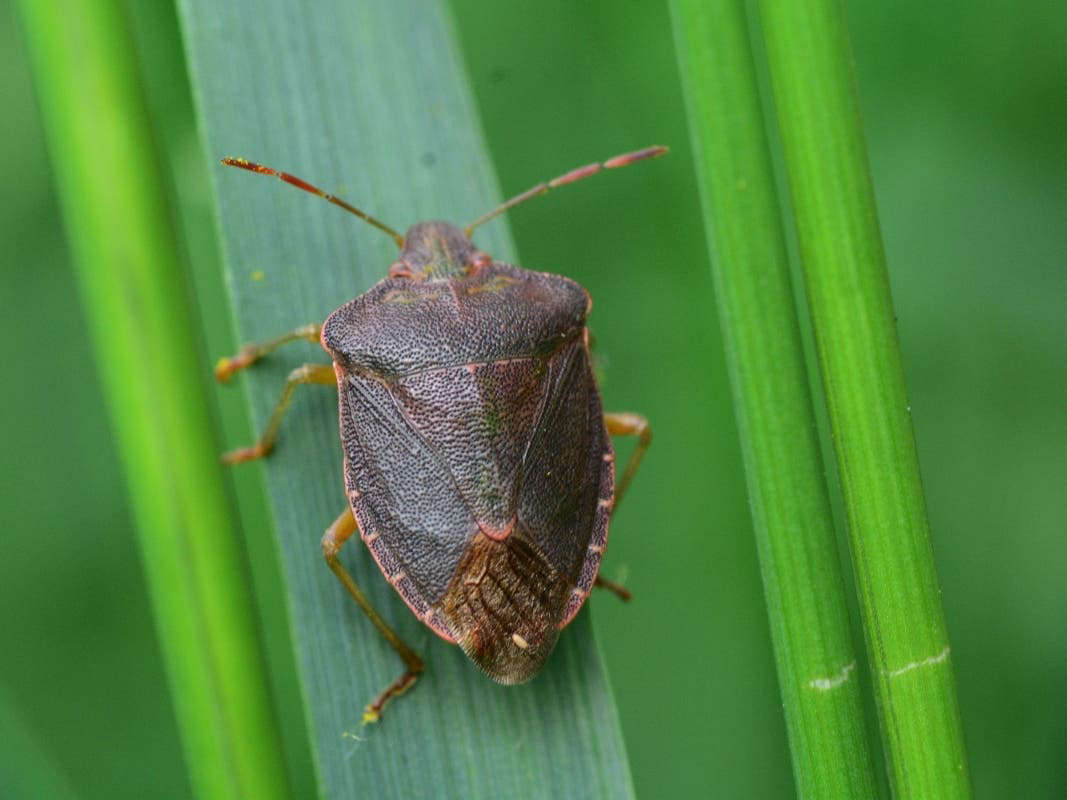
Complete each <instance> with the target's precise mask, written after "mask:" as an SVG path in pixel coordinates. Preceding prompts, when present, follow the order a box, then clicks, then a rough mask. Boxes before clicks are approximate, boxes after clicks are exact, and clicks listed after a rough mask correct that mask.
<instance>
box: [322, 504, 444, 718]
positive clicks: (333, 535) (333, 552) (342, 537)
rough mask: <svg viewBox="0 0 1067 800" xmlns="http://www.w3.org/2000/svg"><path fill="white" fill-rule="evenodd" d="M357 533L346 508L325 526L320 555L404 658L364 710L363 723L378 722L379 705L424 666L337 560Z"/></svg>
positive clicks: (402, 689) (400, 690)
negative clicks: (401, 668)
mask: <svg viewBox="0 0 1067 800" xmlns="http://www.w3.org/2000/svg"><path fill="white" fill-rule="evenodd" d="M355 532H356V518H355V517H354V516H353V515H352V509H351V508H346V509H345V510H344V513H342V514H341V516H339V517H338V518H337V519H336V520H334V522H333V524H332V525H330V527H329V528H327V529H326V533H325V534H323V537H322V554H323V556H325V557H326V563H327V564H329V566H330V569H331V570H333V574H334V575H336V576H337V578H338V580H340V581H341V583H343V584H344V587H345V589H346V590H347V591H348V593H349V594H350V595H351V596H352V599H353V600H355V601H356V605H358V606H359V607H360V608H362V609H363V613H364V614H366V615H367V616H368V617H370V621H371V622H373V623H374V627H375V628H377V629H378V631H379V633H381V635H382V636H384V637H385V639H386V641H387V642H389V644H390V645H392V646H393V649H394V650H396V652H397V653H399V654H400V657H401V658H402V659H404V663H405V664H406V665H407V670H406V671H405V672H404V674H403V675H401V676H400V677H399V678H397V679H396V680H395V681H393V682H392V683H391V684H389V686H387V687H386V689H385V691H384V692H382V693H381V694H380V695H378V696H377V697H376V698H375V699H374V701H373V702H372V703H370V705H368V706H367V707H366V709H364V711H363V722H365V723H366V722H377V721H378V718H379V717H381V714H382V707H383V706H384V705H385V704H386V703H387V702H389V700H391V699H392V698H394V697H396V696H397V695H399V694H403V693H404V692H406V691H407V690H408V689H410V688H411V687H412V686H413V685H414V683H415V681H416V680H417V679H418V677H419V675H420V674H421V673H422V671H423V669H425V665H424V664H423V663H422V659H421V658H419V656H418V655H417V654H416V653H415V651H414V650H412V649H411V648H410V647H408V646H407V645H406V644H404V641H403V640H402V639H401V638H400V637H399V636H397V635H396V631H394V630H393V629H392V628H390V627H389V625H388V624H387V623H386V621H385V620H384V619H382V617H381V615H380V614H379V613H378V612H377V611H375V610H374V606H372V605H371V604H370V601H369V600H367V597H366V595H364V594H363V592H362V591H361V590H360V588H359V586H358V585H357V584H356V582H355V581H354V580H353V579H352V576H351V575H350V574H349V573H348V570H346V569H345V568H344V565H343V564H342V563H341V562H340V561H339V560H338V558H337V553H338V552H339V551H340V550H341V546H342V545H343V544H344V543H345V542H346V541H347V540H348V538H349V537H350V536H351V535H352V534H353V533H355Z"/></svg>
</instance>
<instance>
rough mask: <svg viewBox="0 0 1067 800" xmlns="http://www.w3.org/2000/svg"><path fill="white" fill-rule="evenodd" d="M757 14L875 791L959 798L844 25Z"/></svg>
mask: <svg viewBox="0 0 1067 800" xmlns="http://www.w3.org/2000/svg"><path fill="white" fill-rule="evenodd" d="M761 8H762V14H763V25H764V34H765V37H766V42H767V55H768V59H769V62H770V72H771V80H772V84H773V87H774V96H775V101H776V104H777V108H778V120H779V125H780V128H781V136H782V143H783V148H784V152H785V163H786V168H787V172H788V176H789V183H790V188H791V192H792V197H793V206H794V213H795V217H796V224H797V231H798V238H799V242H800V250H801V256H802V258H803V261H804V269H805V276H806V283H807V293H808V301H809V303H810V306H811V314H812V320H813V325H814V330H815V338H816V343H817V347H818V353H819V362H820V366H821V368H822V378H823V387H824V390H825V394H826V399H827V405H828V410H829V417H830V425H831V428H832V431H833V436H834V446H835V452H836V456H837V465H838V472H839V474H840V480H841V486H842V492H843V495H844V501H845V506H846V512H847V516H848V524H849V539H850V544H851V548H852V558H853V563H854V568H855V574H856V580H857V583H858V590H859V596H860V608H861V611H862V614H863V622H864V628H865V634H866V639H867V646H868V650H869V653H870V660H871V665H872V671H873V678H874V686H875V699H876V701H877V706H878V710H879V716H880V721H881V728H882V737H883V743H884V747H885V750H886V757H887V762H888V770H889V778H890V783H891V785H892V788H893V792H894V794H895V795H896V796H898V797H923V798H939V797H968V796H970V785H969V778H968V774H967V766H966V756H965V753H964V747H963V736H962V731H961V726H960V719H959V711H958V707H957V702H956V691H955V684H954V680H953V674H952V661H951V658H950V652H951V651H950V649H949V644H948V636H947V633H946V630H945V621H944V615H943V612H942V610H941V600H940V595H939V590H938V585H937V575H936V571H935V568H934V561H933V553H932V551H931V547H930V533H929V526H928V522H927V518H926V509H925V503H924V500H923V492H922V484H921V480H920V476H919V464H918V458H917V456H916V452H915V443H914V435H913V432H912V427H911V417H910V413H909V408H908V400H907V396H906V393H905V387H904V375H903V368H902V365H901V357H900V349H899V345H898V342H897V335H896V326H895V322H894V316H893V307H892V302H891V299H890V294H889V280H888V275H887V270H886V262H885V255H884V252H883V249H882V242H881V236H880V233H879V229H878V221H877V216H876V212H875V204H874V193H873V189H872V186H871V180H870V175H869V173H868V168H867V157H866V151H865V145H864V141H863V132H862V127H861V124H860V119H859V110H858V103H857V99H856V89H855V86H854V81H853V75H852V68H851V55H850V52H849V46H848V39H847V32H846V29H845V23H844V19H843V16H842V14H841V9H840V4H839V3H838V2H836V1H835V0H764V2H763V3H762V4H761Z"/></svg>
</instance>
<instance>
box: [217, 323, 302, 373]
mask: <svg viewBox="0 0 1067 800" xmlns="http://www.w3.org/2000/svg"><path fill="white" fill-rule="evenodd" d="M321 333H322V326H321V325H317V324H315V323H311V324H310V325H301V326H300V327H299V328H295V329H293V330H291V331H289V332H288V333H283V334H282V335H281V336H277V337H275V338H273V339H268V340H267V341H265V342H251V343H249V344H246V345H244V346H243V347H241V349H240V350H238V351H237V355H235V356H230V357H229V358H220V359H219V363H218V364H216V365H215V377H216V378H217V379H218V380H219V381H221V382H222V383H225V382H226V381H228V380H229V379H230V377H231V376H232V375H233V373H235V372H237V371H238V370H241V369H244V368H245V367H250V366H252V365H253V364H255V363H256V362H257V361H259V359H261V358H263V356H265V355H267V353H271V352H273V351H275V350H277V349H278V348H279V347H281V346H282V345H283V344H289V342H295V341H297V340H299V339H303V340H305V341H308V342H318V340H319V334H321Z"/></svg>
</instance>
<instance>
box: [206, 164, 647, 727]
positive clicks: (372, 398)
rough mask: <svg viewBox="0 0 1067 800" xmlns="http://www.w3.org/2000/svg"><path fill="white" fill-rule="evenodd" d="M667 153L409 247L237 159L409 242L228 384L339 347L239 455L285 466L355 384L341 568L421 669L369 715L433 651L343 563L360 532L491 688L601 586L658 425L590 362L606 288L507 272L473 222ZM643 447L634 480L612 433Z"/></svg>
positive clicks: (446, 226)
mask: <svg viewBox="0 0 1067 800" xmlns="http://www.w3.org/2000/svg"><path fill="white" fill-rule="evenodd" d="M665 152H667V148H665V147H649V148H646V149H644V150H638V151H636V152H633V153H627V154H625V155H621V156H616V157H615V158H612V159H609V160H608V161H605V162H603V163H602V164H600V163H597V164H589V165H587V166H584V167H580V168H578V169H575V170H572V171H570V172H568V173H566V174H564V175H561V176H560V177H558V178H555V179H554V180H551V181H549V182H548V183H541V184H538V185H537V186H534V187H533V188H531V189H529V190H527V191H525V192H523V193H522V194H520V195H517V196H516V197H513V198H512V199H511V200H508V201H507V202H505V203H503V204H501V205H500V206H498V207H497V208H495V209H493V210H492V211H490V212H489V213H487V214H485V215H484V216H482V217H479V218H478V219H476V220H475V221H474V222H472V223H470V224H469V225H467V226H466V227H465V228H459V227H457V226H455V225H452V224H450V223H447V222H420V223H417V224H415V225H412V226H411V227H410V228H409V229H408V231H407V233H406V234H405V235H403V236H401V235H400V234H399V233H397V232H396V231H394V230H393V229H392V228H390V227H389V226H387V225H385V224H383V223H382V222H379V221H378V220H376V219H375V218H374V217H371V216H370V215H368V214H365V213H364V212H362V211H360V210H359V209H357V208H355V207H354V206H351V205H349V204H348V203H346V202H345V201H343V200H341V199H339V198H337V197H334V196H333V195H329V194H326V193H325V192H323V191H322V190H321V189H318V188H316V187H314V186H312V185H311V184H309V183H306V182H305V181H303V180H301V179H300V178H297V177H295V176H293V175H289V174H287V173H285V172H279V171H277V170H274V169H271V168H270V167H264V166H262V165H260V164H254V163H252V162H250V161H245V160H243V159H237V158H226V159H223V163H224V164H226V165H229V166H234V167H241V168H242V169H247V170H250V171H252V172H259V173H261V174H264V175H274V176H275V177H278V178H280V179H281V180H283V181H285V182H287V183H290V184H292V185H294V186H297V187H299V188H301V189H304V190H305V191H308V192H311V193H312V194H317V195H318V196H319V197H322V198H324V199H326V200H328V201H330V202H331V203H333V204H334V205H338V206H340V207H341V208H344V209H345V210H346V211H349V212H350V213H352V214H355V215H356V216H358V217H359V218H360V219H362V220H364V221H366V222H368V223H370V224H371V225H373V226H374V227H376V228H378V229H380V230H382V231H384V232H385V233H387V234H389V235H390V236H391V237H392V238H393V240H394V241H395V242H396V244H397V246H398V247H399V248H400V255H399V257H398V258H397V260H396V262H395V263H393V265H392V266H391V267H390V268H389V272H388V276H387V277H386V278H384V279H383V280H381V281H379V282H378V283H377V284H375V285H374V286H372V287H371V288H370V289H368V290H367V291H366V292H364V293H363V294H361V295H360V296H359V297H357V298H355V299H354V300H351V301H350V302H348V303H345V304H344V305H343V306H341V307H340V308H339V309H337V310H336V311H334V312H333V313H332V314H331V315H330V316H329V317H328V318H327V319H326V321H325V322H324V323H323V324H321V325H317V324H311V325H305V326H304V327H301V328H297V329H296V330H294V331H291V332H289V333H287V334H284V335H282V336H279V337H278V338H276V339H272V340H270V341H266V342H261V343H256V344H248V345H245V346H244V347H242V348H241V350H240V352H239V353H238V354H237V355H236V356H234V357H232V358H224V359H222V360H221V361H220V362H219V364H218V366H217V367H216V369H215V375H216V377H217V378H218V379H219V380H220V381H226V380H228V379H229V378H230V376H231V375H233V373H234V372H236V371H238V370H240V369H244V368H245V367H248V366H250V365H252V364H253V363H255V362H256V361H258V360H259V359H260V358H262V357H263V356H265V355H267V354H268V353H270V352H271V351H273V350H274V349H275V348H277V347H279V346H281V345H283V344H285V343H286V342H291V341H296V340H299V339H305V340H307V341H311V342H320V343H321V344H322V347H323V348H324V349H325V350H326V352H327V353H328V354H329V355H330V357H331V358H332V359H333V365H332V366H327V365H324V364H305V365H304V366H302V367H299V368H297V369H296V370H294V371H293V372H292V373H291V374H290V375H289V378H288V380H287V381H286V383H285V387H284V389H283V390H282V395H281V399H280V400H279V401H278V404H277V406H276V407H275V409H274V413H273V414H272V416H271V418H270V421H269V423H268V424H267V429H266V431H265V432H264V433H263V435H262V436H261V437H260V439H259V441H258V442H256V444H254V445H253V446H251V447H247V448H243V449H241V450H235V451H233V452H231V453H228V454H227V455H225V456H224V457H223V460H224V461H225V462H227V463H236V462H240V461H248V460H251V459H255V458H260V457H262V456H266V455H267V454H268V453H270V451H271V449H272V448H273V447H274V441H275V438H276V437H277V434H278V428H279V425H280V423H281V418H282V415H283V414H284V412H285V409H286V407H287V406H288V404H289V400H290V398H291V396H292V393H293V390H294V389H295V388H296V387H297V386H299V385H300V384H304V383H319V384H329V385H336V387H337V391H338V396H339V404H340V419H341V444H342V449H343V452H344V477H345V490H346V494H347V496H348V506H347V507H346V508H345V510H344V512H343V513H342V514H341V515H340V516H339V517H338V518H337V519H336V520H335V521H334V522H333V524H332V525H330V527H329V528H328V529H327V530H326V533H325V535H324V536H323V539H322V551H323V554H324V556H325V558H326V561H327V563H328V564H329V566H330V569H331V570H333V572H334V573H335V574H336V575H337V577H338V578H339V579H340V581H341V583H342V584H343V585H344V587H345V589H346V590H347V591H348V593H349V594H350V595H351V596H352V598H353V599H354V600H355V601H356V603H358V604H359V606H360V608H362V609H363V611H364V612H366V614H367V616H368V617H370V620H371V622H373V623H374V625H375V627H377V628H378V630H379V631H380V632H381V633H382V635H383V636H384V637H385V638H386V639H387V640H388V642H389V643H390V645H392V647H393V648H394V649H395V650H396V651H397V652H398V653H399V654H400V656H401V658H403V660H404V663H405V665H406V670H405V672H404V674H403V675H401V676H400V677H399V678H398V679H397V680H396V681H394V682H393V683H392V684H390V685H389V686H388V687H387V688H386V689H385V691H383V692H382V693H381V694H380V695H379V696H378V697H377V698H375V699H374V700H373V701H372V702H371V703H370V704H369V705H368V706H367V708H366V711H365V712H364V720H365V721H368V722H369V721H373V720H376V719H378V717H379V715H380V713H381V710H382V707H383V706H384V705H385V703H386V702H387V701H388V700H389V699H390V698H392V697H394V696H395V695H398V694H400V693H402V692H404V691H405V690H407V689H408V688H410V687H411V685H412V684H413V683H414V682H415V680H416V679H417V678H418V676H419V674H420V673H421V672H422V670H423V662H422V659H421V658H419V656H418V655H416V654H415V652H414V651H413V650H412V649H411V648H410V647H408V646H407V645H406V644H405V643H404V642H403V641H402V640H401V639H400V637H399V636H397V634H396V633H395V632H394V631H393V629H392V628H391V627H389V625H388V624H386V622H385V620H384V619H382V617H381V616H380V615H379V614H378V612H377V611H375V610H374V608H373V607H372V606H371V605H370V603H369V602H368V601H367V599H366V597H365V596H364V594H363V592H362V591H361V590H360V588H359V587H358V586H357V585H356V583H355V581H354V580H353V579H352V577H351V575H349V573H348V571H347V570H346V569H345V568H344V566H343V565H342V564H341V562H340V561H339V560H338V558H337V554H338V552H339V551H340V549H341V546H342V545H343V544H344V542H345V541H346V540H347V539H348V538H349V537H350V536H351V535H352V534H353V533H354V532H355V531H356V530H357V529H358V530H359V532H360V536H361V537H362V539H363V541H364V542H365V543H366V545H367V547H368V548H369V549H370V551H371V554H372V555H373V556H374V559H375V560H376V561H377V563H378V566H379V567H380V568H381V571H382V573H383V574H384V575H385V577H386V578H387V579H388V581H389V582H390V583H391V584H392V585H393V587H394V588H395V589H396V590H397V592H398V593H399V594H400V596H401V597H402V598H403V600H404V602H405V603H407V605H408V606H409V607H410V608H411V610H412V612H413V613H414V614H415V615H416V616H417V617H418V618H419V619H420V620H421V621H422V622H424V623H425V624H426V625H428V626H429V627H430V628H431V629H432V630H433V631H434V632H435V633H436V634H437V635H438V636H440V637H441V638H443V639H444V640H446V641H448V642H453V643H455V644H458V645H459V646H460V647H462V648H463V650H464V652H465V653H466V654H467V655H468V656H469V657H470V659H471V660H472V661H474V663H475V664H477V665H478V666H479V667H481V669H482V670H484V671H485V673H486V674H488V675H489V677H491V678H493V679H494V680H496V681H498V682H500V683H522V682H523V681H527V680H529V679H530V678H532V677H533V676H534V675H535V674H537V672H538V671H539V670H540V669H541V667H542V666H543V665H544V663H545V660H546V659H547V658H548V656H549V653H551V652H552V648H553V647H554V646H555V643H556V639H557V638H558V637H559V631H560V629H561V628H563V627H564V626H565V625H567V623H568V622H570V621H571V620H572V619H573V618H574V615H575V614H576V613H578V610H579V609H580V608H581V607H582V604H583V603H584V602H585V599H586V597H588V596H589V592H590V591H591V590H592V588H593V586H594V585H601V586H606V587H608V588H610V589H612V590H614V591H616V592H617V593H618V594H620V595H621V596H623V597H624V599H625V598H628V594H627V593H626V590H625V589H623V588H622V587H619V586H615V585H614V584H611V583H609V582H608V581H604V580H602V579H600V578H599V577H598V575H597V573H598V571H599V568H600V560H601V557H602V555H603V552H604V547H605V545H606V544H607V537H608V522H609V521H610V518H611V515H612V512H613V509H614V508H615V507H617V505H618V503H619V501H620V500H621V498H622V496H623V495H624V494H625V492H626V489H627V487H629V485H630V481H631V480H632V478H633V476H634V473H635V472H636V471H637V467H638V464H639V463H640V461H641V457H642V456H643V455H644V452H645V450H646V448H647V447H648V444H649V441H650V436H651V435H650V432H649V428H648V424H647V422H646V421H645V419H644V418H643V417H641V416H638V415H636V414H604V413H603V411H602V410H601V405H600V393H599V392H598V390H597V386H596V381H595V379H594V376H593V370H592V368H591V364H590V356H589V335H588V331H587V329H586V325H585V321H586V316H587V314H588V313H589V309H590V306H591V300H590V298H589V294H588V293H587V292H586V290H585V289H583V288H582V287H581V286H580V285H578V284H577V283H576V282H574V281H572V280H571V279H569V278H565V277H562V276H560V275H553V274H550V273H544V272H531V271H529V270H525V269H522V268H520V267H516V266H512V265H511V264H505V263H502V262H499V261H494V260H493V259H492V258H491V257H490V256H489V255H488V254H486V253H484V252H482V251H480V250H478V249H477V248H476V247H475V246H474V244H473V243H472V241H471V233H472V232H473V230H474V229H475V228H476V227H477V226H479V225H481V224H482V223H484V222H487V221H488V220H490V219H492V218H494V217H496V216H497V215H499V214H502V213H504V212H505V211H507V210H508V209H510V208H513V207H514V206H517V205H518V204H519V203H522V202H523V201H525V200H528V199H530V198H531V197H535V196H537V195H540V194H544V193H545V192H547V191H549V189H552V188H555V187H557V186H562V185H563V184H567V183H572V182H574V181H577V180H581V179H582V178H586V177H589V176H590V175H593V174H594V173H596V172H599V171H600V169H601V168H612V167H622V166H626V165H628V164H632V163H633V162H635V161H640V160H643V159H646V158H655V157H656V156H660V155H662V154H663V153H665ZM612 434H614V435H632V436H637V437H638V442H637V445H636V447H635V448H634V450H633V453H632V455H631V456H630V459H629V461H628V462H627V465H626V469H625V470H624V471H623V473H622V477H621V479H620V480H619V481H618V483H617V484H616V482H615V464H614V461H615V453H614V450H613V448H612V444H611V439H610V435H612Z"/></svg>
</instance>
